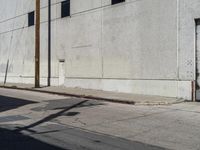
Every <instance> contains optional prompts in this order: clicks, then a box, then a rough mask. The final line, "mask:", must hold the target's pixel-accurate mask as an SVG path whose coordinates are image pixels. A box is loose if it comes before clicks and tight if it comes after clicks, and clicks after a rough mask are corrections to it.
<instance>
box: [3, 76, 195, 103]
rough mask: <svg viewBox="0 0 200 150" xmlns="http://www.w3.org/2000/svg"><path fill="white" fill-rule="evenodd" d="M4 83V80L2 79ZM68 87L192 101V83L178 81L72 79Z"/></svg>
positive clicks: (15, 79) (17, 80) (26, 79)
mask: <svg viewBox="0 0 200 150" xmlns="http://www.w3.org/2000/svg"><path fill="white" fill-rule="evenodd" d="M0 81H1V82H4V78H3V77H0ZM7 82H8V83H24V84H34V78H33V77H9V78H7ZM40 83H41V85H44V86H45V85H47V78H41V79H40ZM51 85H52V86H58V85H59V79H58V78H52V79H51ZM63 85H64V86H66V87H72V88H84V89H95V90H103V91H114V92H122V93H134V94H143V95H157V96H165V97H176V98H183V99H185V100H192V81H176V80H120V79H70V78H66V79H65V82H64V84H63Z"/></svg>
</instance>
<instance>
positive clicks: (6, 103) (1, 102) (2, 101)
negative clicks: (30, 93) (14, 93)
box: [0, 96, 37, 112]
mask: <svg viewBox="0 0 200 150" xmlns="http://www.w3.org/2000/svg"><path fill="white" fill-rule="evenodd" d="M34 103H37V102H34V101H29V100H23V99H18V98H12V97H7V96H0V112H3V111H8V110H11V109H16V108H18V107H22V106H25V105H29V104H34Z"/></svg>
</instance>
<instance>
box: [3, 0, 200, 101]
mask: <svg viewBox="0 0 200 150" xmlns="http://www.w3.org/2000/svg"><path fill="white" fill-rule="evenodd" d="M192 1H193V2H192ZM192 1H190V2H189V1H187V0H181V1H180V3H178V2H179V1H178V0H177V1H176V0H126V2H125V3H120V4H117V5H113V6H112V5H111V1H110V0H84V1H83V0H71V16H70V17H66V18H62V19H61V18H60V16H61V14H60V13H61V10H60V9H61V3H60V2H61V0H52V83H53V85H58V84H59V80H58V79H59V60H65V68H64V72H65V83H63V84H64V85H65V86H69V87H82V88H89V89H100V90H108V91H119V92H131V93H138V94H150V95H162V96H172V97H184V98H187V99H191V82H190V81H191V80H193V74H194V72H192V71H194V70H193V69H194V67H193V65H194V62H192V60H193V57H192V56H194V55H193V54H191V50H192V52H194V51H193V49H192V46H194V45H192V42H190V45H187V44H186V43H187V42H185V41H188V38H190V36H192V34H193V32H192V33H191V32H190V33H186V29H185V28H188V27H189V28H190V29H192V28H191V27H192V25H191V24H190V23H189V24H188V25H187V26H184V25H185V23H184V22H188V21H191V20H192V19H191V18H193V17H194V16H193V14H198V12H196V10H197V8H196V6H195V4H196V3H199V2H198V0H196V1H195V0H192ZM47 2H48V0H41V13H42V17H41V36H42V37H41V79H42V83H43V84H46V77H47V38H48V37H47V35H48V34H47V15H48V14H47V13H48V11H47ZM34 5H35V4H34V0H2V1H1V6H0V8H1V9H0V56H1V57H0V58H1V59H0V77H1V78H0V79H1V81H3V79H4V76H5V68H6V63H7V60H8V59H9V60H10V67H9V72H8V82H24V83H33V79H34V26H32V27H27V22H28V21H27V13H28V12H30V11H32V10H34ZM186 5H187V7H189V6H191V8H188V10H187V9H185V7H186ZM194 6H195V7H194ZM178 8H180V9H178ZM191 10H193V11H194V12H193V11H191ZM190 11H191V12H190ZM188 13H189V14H188ZM184 15H186V17H184ZM190 15H191V16H190ZM179 16H180V19H179ZM182 18H185V19H186V20H184V19H182ZM193 23H194V22H193ZM193 23H192V24H193ZM178 29H179V30H178ZM193 29H194V28H193ZM188 32H189V31H188ZM188 35H190V36H188ZM193 37H194V36H193ZM190 40H191V39H190ZM191 41H192V40H191ZM188 47H189V48H188ZM193 48H194V47H193Z"/></svg>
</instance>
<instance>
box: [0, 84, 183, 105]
mask: <svg viewBox="0 0 200 150" xmlns="http://www.w3.org/2000/svg"><path fill="white" fill-rule="evenodd" d="M0 88H10V89H19V90H28V91H36V92H43V93H50V94H58V95H64V96H73V97H79V98H88V99H96V100H104V101H111V102H118V103H126V104H134V105H169V104H176V103H181V102H184V100H183V99H178V98H169V97H161V96H149V95H138V94H129V93H118V92H108V91H100V90H88V89H80V88H67V87H61V86H60V87H54V86H51V87H41V88H35V87H34V85H32V84H15V83H8V84H6V85H3V84H0Z"/></svg>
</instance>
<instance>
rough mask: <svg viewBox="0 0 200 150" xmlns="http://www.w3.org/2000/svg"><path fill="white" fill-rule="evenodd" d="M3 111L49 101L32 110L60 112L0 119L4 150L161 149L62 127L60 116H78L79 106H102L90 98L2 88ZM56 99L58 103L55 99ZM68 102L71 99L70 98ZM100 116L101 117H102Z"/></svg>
mask: <svg viewBox="0 0 200 150" xmlns="http://www.w3.org/2000/svg"><path fill="white" fill-rule="evenodd" d="M0 93H1V96H0V105H1V106H0V111H1V113H3V112H4V113H5V112H8V111H9V112H11V113H12V111H17V110H19V111H20V108H22V112H23V107H26V106H30V105H34V104H36V105H38V104H40V103H42V102H44V101H45V102H46V103H47V104H46V106H45V107H42V106H40V105H38V107H34V108H32V110H33V111H36V112H39V113H44V112H46V111H48V110H57V111H56V112H55V113H51V114H49V115H47V116H45V117H42V116H40V115H39V116H37V117H38V118H31V116H28V117H27V115H25V114H23V113H22V114H20V115H17V114H16V115H15V113H14V114H13V115H6V116H4V117H0V122H1V125H0V149H1V150H27V149H29V150H134V149H139V150H161V149H164V148H162V147H159V146H153V145H150V144H146V143H142V142H137V141H131V140H127V139H124V138H120V137H115V136H111V135H109V134H101V133H98V132H93V131H89V130H84V129H81V128H77V127H73V126H69V125H63V124H59V123H57V122H56V120H55V119H56V118H58V117H60V116H63V115H65V116H69V117H70V116H74V115H77V114H78V113H76V112H69V111H70V110H72V109H73V108H76V107H84V106H86V105H87V107H88V106H90V107H92V106H97V105H103V103H101V102H98V101H93V100H87V99H75V98H71V97H70V100H67V99H66V97H62V99H59V98H60V97H59V96H55V95H47V94H44V95H43V94H41V93H38V96H37V93H33V92H26V91H16V90H5V89H3V90H2V89H0ZM54 98H55V100H54ZM68 99H69V97H68ZM99 115H100V114H99ZM26 120H31V123H30V124H29V123H26V124H24V125H22V124H20V123H19V124H15V123H13V122H17V121H18V122H23V121H26Z"/></svg>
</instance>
